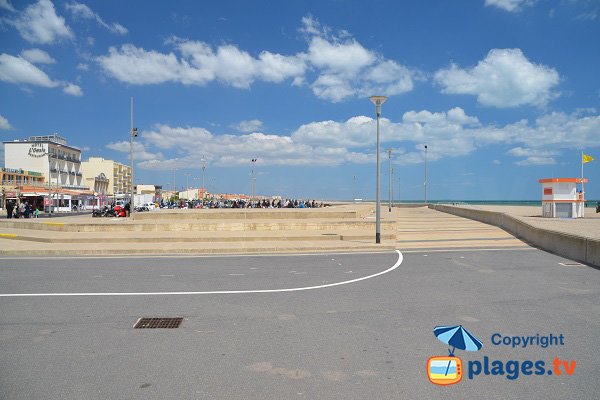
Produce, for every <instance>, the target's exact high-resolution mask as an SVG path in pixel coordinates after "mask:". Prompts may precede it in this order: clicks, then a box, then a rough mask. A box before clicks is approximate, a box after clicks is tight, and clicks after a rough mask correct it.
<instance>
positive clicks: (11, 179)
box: [0, 168, 46, 210]
mask: <svg viewBox="0 0 600 400" xmlns="http://www.w3.org/2000/svg"><path fill="white" fill-rule="evenodd" d="M45 184H46V183H45V177H44V175H43V174H42V173H41V172H34V171H27V170H23V169H13V168H0V196H1V197H2V198H1V199H0V207H1V208H2V209H3V210H4V209H6V201H7V200H8V201H15V202H16V200H17V198H20V197H21V194H23V192H25V193H27V195H28V196H29V195H30V194H31V193H35V192H36V191H38V190H39V189H40V188H42V191H43V189H44V185H45Z"/></svg>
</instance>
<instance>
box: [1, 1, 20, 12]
mask: <svg viewBox="0 0 600 400" xmlns="http://www.w3.org/2000/svg"><path fill="white" fill-rule="evenodd" d="M0 8H2V9H4V10H8V11H12V12H15V11H16V10H15V8H14V7H13V6H12V4H10V2H9V1H8V0H0Z"/></svg>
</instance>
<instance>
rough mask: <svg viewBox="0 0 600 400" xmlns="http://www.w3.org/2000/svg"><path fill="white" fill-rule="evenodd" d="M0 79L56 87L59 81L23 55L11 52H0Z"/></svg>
mask: <svg viewBox="0 0 600 400" xmlns="http://www.w3.org/2000/svg"><path fill="white" fill-rule="evenodd" d="M0 80H1V81H4V82H9V83H15V84H25V85H32V86H42V87H47V88H51V87H56V86H58V85H59V83H58V82H55V81H53V80H52V79H50V77H48V75H46V73H45V72H44V71H42V70H41V69H39V68H38V67H36V66H35V65H33V64H31V63H30V62H29V61H27V60H25V59H24V58H21V57H14V56H11V55H10V54H4V53H3V54H0Z"/></svg>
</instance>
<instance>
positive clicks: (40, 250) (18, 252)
mask: <svg viewBox="0 0 600 400" xmlns="http://www.w3.org/2000/svg"><path fill="white" fill-rule="evenodd" d="M394 248H395V246H394V242H393V241H389V242H383V243H382V244H375V243H373V241H372V240H369V241H318V242H314V241H307V242H298V241H289V242H288V241H276V242H275V241H270V242H252V243H245V242H244V243H240V242H235V243H233V242H230V243H163V244H162V245H161V246H160V247H159V248H158V247H157V246H156V244H153V243H127V244H125V245H122V246H115V247H109V246H106V244H101V243H94V244H89V245H86V246H85V247H84V246H81V245H78V244H76V243H69V244H67V243H58V244H57V243H36V244H35V246H34V247H33V248H32V245H31V244H30V243H28V242H23V241H15V240H10V241H9V240H6V239H1V238H0V256H5V257H8V256H19V257H23V256H27V257H36V256H39V257H49V256H92V255H100V256H116V255H140V256H153V255H165V254H197V255H203V254H267V253H315V252H347V251H350V252H352V251H369V252H371V251H390V250H393V249H394Z"/></svg>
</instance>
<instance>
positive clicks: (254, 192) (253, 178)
mask: <svg viewBox="0 0 600 400" xmlns="http://www.w3.org/2000/svg"><path fill="white" fill-rule="evenodd" d="M256 160H258V159H257V158H253V159H252V200H254V197H255V196H256V175H254V164H255V163H256Z"/></svg>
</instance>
